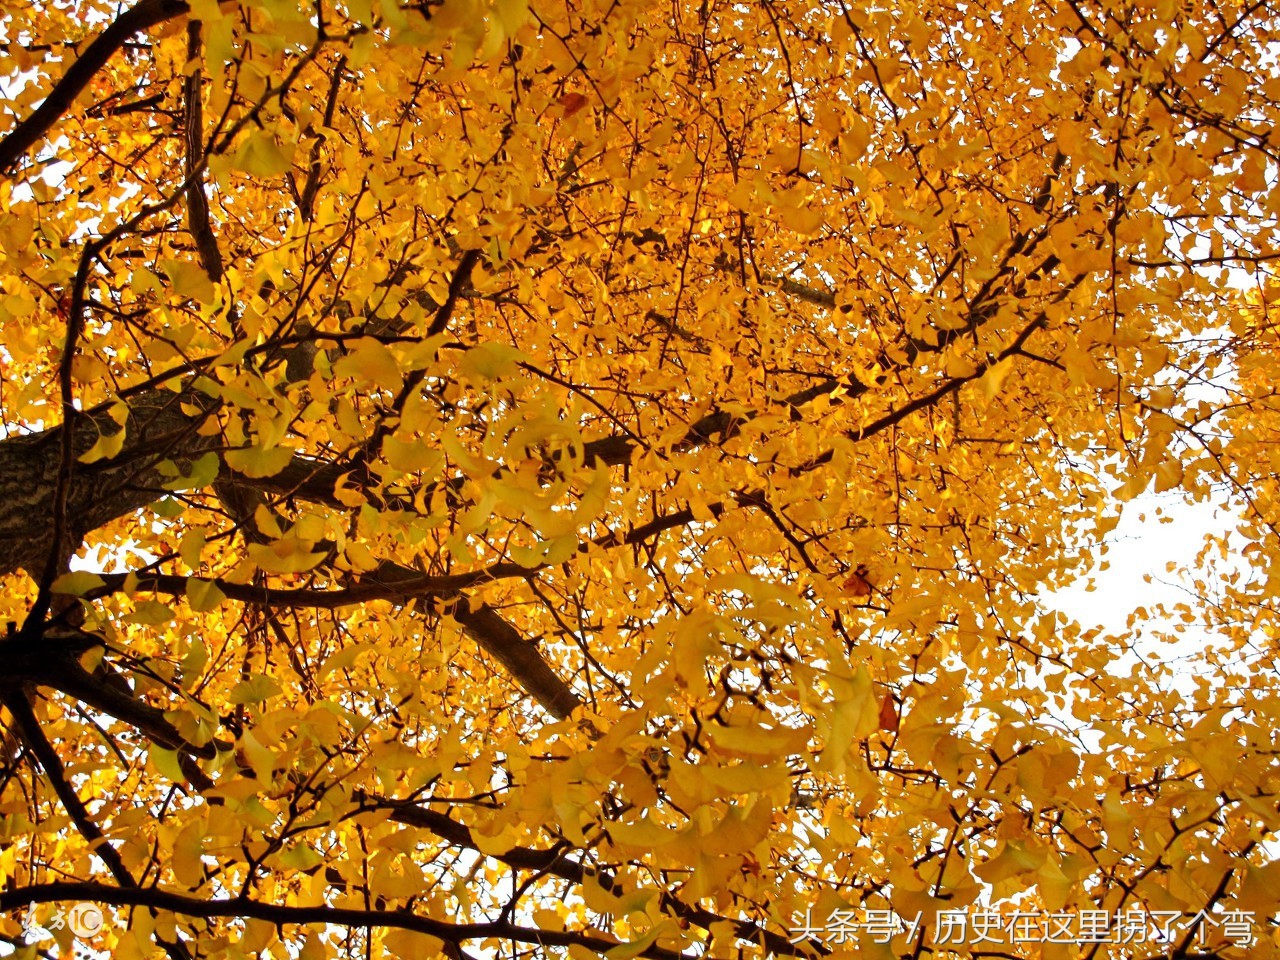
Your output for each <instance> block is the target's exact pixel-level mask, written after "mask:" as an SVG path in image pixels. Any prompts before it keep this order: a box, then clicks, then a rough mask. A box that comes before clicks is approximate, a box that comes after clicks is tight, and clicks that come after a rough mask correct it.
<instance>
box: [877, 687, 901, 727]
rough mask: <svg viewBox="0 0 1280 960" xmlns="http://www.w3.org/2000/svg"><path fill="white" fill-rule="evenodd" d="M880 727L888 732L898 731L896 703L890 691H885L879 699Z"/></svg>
mask: <svg viewBox="0 0 1280 960" xmlns="http://www.w3.org/2000/svg"><path fill="white" fill-rule="evenodd" d="M880 729H881V730H887V731H888V732H889V733H897V732H898V704H897V702H896V701H895V700H894V699H893V694H892V693H886V694H885V695H884V699H883V700H881V701H880Z"/></svg>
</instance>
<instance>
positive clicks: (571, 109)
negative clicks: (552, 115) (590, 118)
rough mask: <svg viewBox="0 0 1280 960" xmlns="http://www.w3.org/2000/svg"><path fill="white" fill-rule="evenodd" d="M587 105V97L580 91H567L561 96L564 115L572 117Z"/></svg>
mask: <svg viewBox="0 0 1280 960" xmlns="http://www.w3.org/2000/svg"><path fill="white" fill-rule="evenodd" d="M586 105H587V98H586V97H585V96H583V95H582V94H580V93H566V94H565V95H564V96H563V97H561V98H560V106H562V107H564V115H565V116H566V117H572V116H573V115H574V114H575V113H577V112H578V111H579V110H581V109H582V108H583V107H585V106H586Z"/></svg>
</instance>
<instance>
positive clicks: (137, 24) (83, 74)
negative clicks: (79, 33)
mask: <svg viewBox="0 0 1280 960" xmlns="http://www.w3.org/2000/svg"><path fill="white" fill-rule="evenodd" d="M189 9H190V8H189V7H188V5H187V3H186V0H141V2H140V3H137V4H135V5H134V6H133V7H131V8H130V9H128V10H126V11H125V12H124V13H122V14H120V16H118V17H116V19H115V20H113V21H112V22H111V26H109V27H107V29H105V30H104V31H102V33H100V34H99V35H98V36H97V38H96V39H95V40H94V41H93V42H92V43H90V44H89V47H88V49H86V50H85V52H84V53H83V54H82V55H81V56H80V58H79V59H77V60H76V62H75V63H73V64H72V65H71V68H70V69H69V70H67V72H66V73H65V74H63V76H62V79H61V80H59V81H58V82H57V83H56V84H54V87H53V90H51V91H50V92H49V95H48V96H47V97H45V99H44V102H43V103H41V104H40V106H39V107H37V108H36V109H35V110H34V111H32V113H31V115H30V116H28V117H27V118H26V119H25V120H23V121H22V122H21V123H19V124H18V125H17V126H16V127H14V128H13V129H12V130H10V131H9V134H8V135H7V136H6V137H5V138H4V139H3V140H0V170H4V171H10V170H12V169H13V167H14V166H15V165H16V164H17V162H18V160H19V158H20V157H22V155H23V154H24V153H26V152H27V150H29V149H30V148H31V147H32V146H33V145H34V144H36V143H38V142H39V141H40V140H41V139H42V138H43V137H44V136H45V135H46V134H47V133H48V132H49V130H50V129H52V127H53V126H54V124H56V123H57V122H58V121H59V120H60V119H61V118H62V116H63V115H64V114H65V113H66V112H67V111H68V110H69V109H71V105H72V104H73V103H75V100H76V97H77V96H79V95H80V91H81V90H83V89H84V88H85V87H87V86H88V85H89V81H90V80H92V79H93V76H94V74H96V73H97V72H98V71H99V70H101V69H102V68H103V66H105V65H106V63H107V61H108V60H110V59H111V58H112V57H113V56H114V55H115V54H116V52H117V51H118V50H119V49H120V48H121V47H123V46H124V44H125V42H126V41H127V40H128V39H129V38H130V37H132V36H133V35H134V34H136V33H138V32H140V31H142V30H146V29H147V28H148V27H154V26H155V25H156V24H158V23H164V22H165V21H166V20H172V19H173V18H174V17H179V16H182V15H183V14H184V13H187V12H188V10H189Z"/></svg>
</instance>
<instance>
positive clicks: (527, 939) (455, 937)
mask: <svg viewBox="0 0 1280 960" xmlns="http://www.w3.org/2000/svg"><path fill="white" fill-rule="evenodd" d="M71 901H75V902H80V903H102V904H108V905H110V906H116V907H149V908H151V909H154V910H167V911H169V912H170V913H176V914H179V915H180V916H186V917H201V918H204V919H213V918H243V919H246V920H266V921H267V922H268V923H274V924H277V925H282V926H283V925H286V924H291V925H301V924H318V925H324V924H333V925H335V926H342V927H353V928H356V929H364V930H368V929H373V928H378V927H381V928H390V929H398V930H412V931H415V932H417V933H425V934H428V935H429V936H433V937H438V938H439V939H441V940H444V941H446V942H448V943H465V942H467V941H471V940H490V939H497V940H514V941H516V942H517V943H529V944H537V945H542V946H552V947H568V946H572V945H577V946H581V947H585V948H586V949H588V950H594V951H595V952H597V953H599V954H604V953H605V952H607V951H608V950H611V949H612V948H614V947H616V946H617V945H618V944H617V942H616V941H614V940H605V939H604V938H602V937H598V936H590V935H588V934H583V933H572V932H570V931H565V930H540V929H537V928H533V927H522V926H519V925H517V924H514V923H511V922H509V921H499V922H494V923H457V924H454V923H445V922H444V921H443V920H434V919H431V918H430V917H421V916H418V915H417V914H414V913H411V912H409V911H408V910H355V909H349V908H341V907H326V906H316V907H292V906H285V905H282V904H275V903H264V902H262V901H260V900H251V899H249V898H248V897H236V898H234V899H226V898H210V899H204V898H201V897H189V896H183V895H181V894H177V893H170V892H169V891H167V890H161V889H159V888H157V887H148V888H146V889H141V890H140V889H128V888H125V887H113V886H109V885H108V884H103V883H40V884H32V885H30V886H26V887H15V888H10V889H7V890H4V891H2V892H0V911H7V910H16V909H20V908H22V907H25V906H26V905H27V904H29V903H63V902H71ZM638 955H639V956H642V957H651V958H653V960H690V958H691V957H692V956H693V955H692V954H683V953H678V952H676V951H674V950H668V949H665V948H663V947H657V946H653V947H649V948H648V949H646V950H644V951H643V952H641V953H640V954H638Z"/></svg>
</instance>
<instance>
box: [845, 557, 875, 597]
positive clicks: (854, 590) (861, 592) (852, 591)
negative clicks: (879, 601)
mask: <svg viewBox="0 0 1280 960" xmlns="http://www.w3.org/2000/svg"><path fill="white" fill-rule="evenodd" d="M844 588H845V590H846V591H848V593H849V595H850V596H853V597H869V596H871V589H872V588H871V581H870V580H868V579H867V568H866V567H864V566H863V565H862V564H858V566H857V567H856V568H854V571H853V573H851V574H849V578H848V579H847V580H845V582H844Z"/></svg>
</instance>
